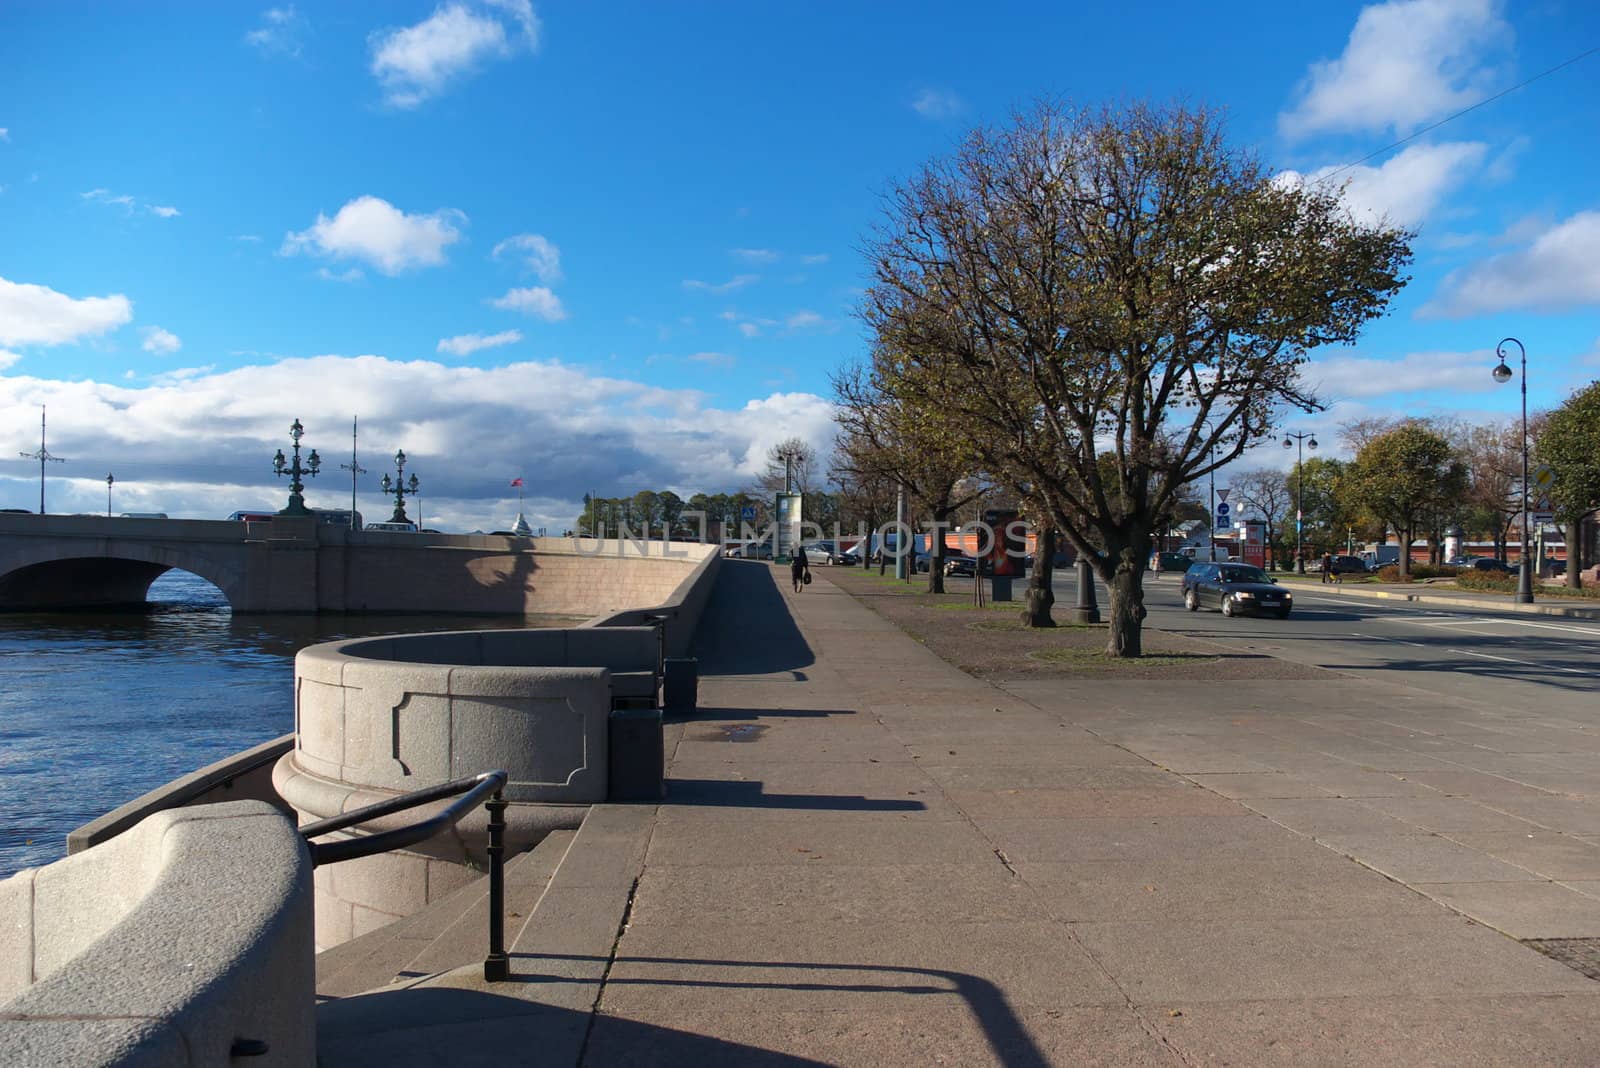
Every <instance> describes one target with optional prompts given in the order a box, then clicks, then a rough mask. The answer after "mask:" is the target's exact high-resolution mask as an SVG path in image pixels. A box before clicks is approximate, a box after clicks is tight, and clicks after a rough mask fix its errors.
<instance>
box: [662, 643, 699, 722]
mask: <svg viewBox="0 0 1600 1068" xmlns="http://www.w3.org/2000/svg"><path fill="white" fill-rule="evenodd" d="M699 695H700V661H699V660H698V659H696V658H695V657H692V656H682V657H668V658H667V659H665V660H663V661H662V663H661V711H662V712H663V713H664V714H665V715H668V716H681V717H688V716H692V715H694V712H695V708H696V706H697V705H698V703H699Z"/></svg>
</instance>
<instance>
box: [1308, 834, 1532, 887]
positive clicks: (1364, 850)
mask: <svg viewBox="0 0 1600 1068" xmlns="http://www.w3.org/2000/svg"><path fill="white" fill-rule="evenodd" d="M1318 841H1320V842H1321V843H1322V844H1323V845H1325V846H1327V847H1328V848H1330V849H1336V850H1338V851H1339V852H1340V853H1343V854H1345V855H1346V856H1348V857H1351V858H1353V859H1355V860H1357V861H1360V862H1361V863H1362V864H1365V865H1366V866H1367V867H1369V868H1372V869H1374V870H1376V871H1380V872H1382V873H1383V874H1385V875H1387V876H1389V877H1390V878H1391V879H1398V880H1400V881H1401V882H1403V883H1406V884H1408V885H1409V884H1414V883H1450V882H1533V881H1537V880H1538V878H1539V877H1538V876H1536V875H1534V874H1533V873H1532V872H1530V871H1527V870H1526V869H1524V868H1519V867H1516V866H1515V865H1512V864H1507V863H1506V862H1504V861H1501V860H1496V859H1495V858H1493V857H1491V856H1489V855H1487V854H1485V853H1482V852H1479V851H1478V850H1476V849H1472V848H1469V847H1467V846H1464V845H1462V844H1460V843H1459V842H1452V841H1450V840H1449V839H1448V838H1442V837H1440V836H1438V835H1431V834H1400V835H1329V836H1327V837H1324V838H1319V839H1318Z"/></svg>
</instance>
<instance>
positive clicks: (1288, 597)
mask: <svg viewBox="0 0 1600 1068" xmlns="http://www.w3.org/2000/svg"><path fill="white" fill-rule="evenodd" d="M1283 599H1284V600H1285V601H1292V600H1294V594H1292V593H1290V592H1289V591H1288V590H1285V591H1283Z"/></svg>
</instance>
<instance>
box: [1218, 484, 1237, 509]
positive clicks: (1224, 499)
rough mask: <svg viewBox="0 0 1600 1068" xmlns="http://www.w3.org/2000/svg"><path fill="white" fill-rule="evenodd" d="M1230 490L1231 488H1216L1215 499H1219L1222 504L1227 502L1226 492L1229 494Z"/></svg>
mask: <svg viewBox="0 0 1600 1068" xmlns="http://www.w3.org/2000/svg"><path fill="white" fill-rule="evenodd" d="M1232 492H1233V491H1232V490H1231V489H1219V490H1217V500H1219V501H1221V502H1222V503H1223V504H1224V505H1225V504H1227V503H1228V494H1230V493H1232ZM1217 510H1218V511H1221V510H1222V509H1220V508H1219V509H1217Z"/></svg>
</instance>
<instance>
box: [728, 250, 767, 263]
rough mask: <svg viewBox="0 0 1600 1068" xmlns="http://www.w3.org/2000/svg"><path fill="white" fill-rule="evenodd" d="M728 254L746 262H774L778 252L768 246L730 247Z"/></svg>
mask: <svg viewBox="0 0 1600 1068" xmlns="http://www.w3.org/2000/svg"><path fill="white" fill-rule="evenodd" d="M728 255H730V256H734V257H737V258H738V259H741V260H744V261H745V262H746V263H776V262H777V261H778V258H779V257H778V254H777V253H776V252H774V251H772V250H771V249H770V248H730V249H729V250H728Z"/></svg>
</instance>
